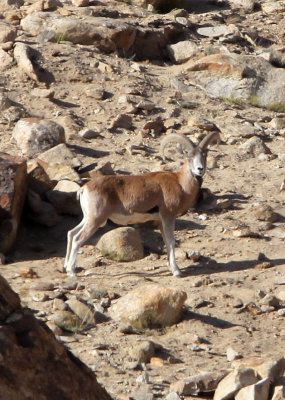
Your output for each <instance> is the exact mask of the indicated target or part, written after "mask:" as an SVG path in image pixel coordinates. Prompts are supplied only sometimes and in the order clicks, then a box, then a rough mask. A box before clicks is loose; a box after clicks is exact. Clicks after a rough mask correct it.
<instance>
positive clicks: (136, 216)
mask: <svg viewBox="0 0 285 400" xmlns="http://www.w3.org/2000/svg"><path fill="white" fill-rule="evenodd" d="M109 219H110V220H111V221H112V222H115V224H118V225H129V224H141V223H143V222H147V221H158V220H160V217H159V213H149V214H148V213H145V214H142V213H133V214H130V215H124V214H116V213H114V214H112V215H110V217H109Z"/></svg>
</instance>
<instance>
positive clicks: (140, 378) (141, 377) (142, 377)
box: [136, 372, 149, 383]
mask: <svg viewBox="0 0 285 400" xmlns="http://www.w3.org/2000/svg"><path fill="white" fill-rule="evenodd" d="M136 382H137V383H149V374H148V373H147V372H144V373H143V374H141V375H139V376H138V377H137V379H136Z"/></svg>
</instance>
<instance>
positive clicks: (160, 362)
mask: <svg viewBox="0 0 285 400" xmlns="http://www.w3.org/2000/svg"><path fill="white" fill-rule="evenodd" d="M150 365H153V366H156V367H162V366H163V365H164V360H163V359H162V358H160V357H151V359H150Z"/></svg>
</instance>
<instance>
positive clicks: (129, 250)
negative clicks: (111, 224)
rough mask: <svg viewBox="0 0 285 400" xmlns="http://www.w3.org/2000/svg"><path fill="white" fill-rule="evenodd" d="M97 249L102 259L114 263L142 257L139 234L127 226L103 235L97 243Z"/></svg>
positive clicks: (142, 251) (142, 250)
mask: <svg viewBox="0 0 285 400" xmlns="http://www.w3.org/2000/svg"><path fill="white" fill-rule="evenodd" d="M97 248H98V249H99V250H100V251H101V253H102V255H103V256H104V257H107V258H110V259H111V260H116V261H135V260H139V259H141V258H143V257H144V249H143V245H142V240H141V237H140V234H139V232H138V230H137V229H135V228H132V227H129V226H128V227H121V228H117V229H113V230H112V231H110V232H107V233H105V235H103V236H102V237H101V238H100V240H99V242H98V243H97Z"/></svg>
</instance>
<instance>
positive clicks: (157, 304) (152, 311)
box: [110, 284, 187, 330]
mask: <svg viewBox="0 0 285 400" xmlns="http://www.w3.org/2000/svg"><path fill="white" fill-rule="evenodd" d="M186 298H187V295H186V293H185V292H184V291H182V290H179V289H171V288H168V287H164V286H161V285H157V284H149V285H143V286H141V287H139V288H137V289H134V290H132V291H131V292H129V293H128V294H127V295H126V296H123V297H121V298H120V299H119V300H118V301H117V303H116V304H114V305H113V306H112V307H111V310H110V313H111V316H112V318H114V319H115V320H116V321H118V322H120V323H121V324H122V326H126V327H128V326H131V327H133V328H135V329H139V330H141V329H148V328H158V327H165V326H170V325H173V324H176V323H177V322H179V321H180V319H181V315H182V307H183V304H184V302H185V300H186Z"/></svg>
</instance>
